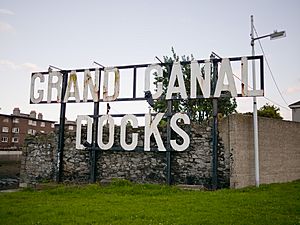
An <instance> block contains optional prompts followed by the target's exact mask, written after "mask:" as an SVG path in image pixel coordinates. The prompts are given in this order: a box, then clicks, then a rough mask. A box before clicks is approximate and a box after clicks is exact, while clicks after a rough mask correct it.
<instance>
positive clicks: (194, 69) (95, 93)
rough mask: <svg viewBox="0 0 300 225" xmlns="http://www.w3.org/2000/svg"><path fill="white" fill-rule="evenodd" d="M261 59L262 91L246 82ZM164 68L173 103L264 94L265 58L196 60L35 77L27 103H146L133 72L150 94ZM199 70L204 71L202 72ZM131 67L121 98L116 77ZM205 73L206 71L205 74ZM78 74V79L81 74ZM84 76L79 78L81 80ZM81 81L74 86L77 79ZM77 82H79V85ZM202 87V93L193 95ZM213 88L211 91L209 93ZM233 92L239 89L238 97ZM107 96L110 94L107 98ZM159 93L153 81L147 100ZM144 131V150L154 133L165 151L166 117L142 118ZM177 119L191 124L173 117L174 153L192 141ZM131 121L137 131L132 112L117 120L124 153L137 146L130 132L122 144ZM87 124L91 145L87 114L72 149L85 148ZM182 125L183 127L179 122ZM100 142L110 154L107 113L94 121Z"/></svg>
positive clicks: (184, 116) (181, 116)
mask: <svg viewBox="0 0 300 225" xmlns="http://www.w3.org/2000/svg"><path fill="white" fill-rule="evenodd" d="M249 60H260V73H261V81H260V83H261V87H260V89H259V90H252V89H249V81H248V77H249V76H248V61H249ZM232 61H240V78H239V79H240V80H241V84H240V85H241V86H240V88H239V89H238V88H237V85H236V82H235V79H234V76H235V75H234V74H233V70H232V65H231V62H232ZM215 62H217V63H220V65H219V70H218V78H217V80H216V81H215V82H214V83H215V87H214V88H213V89H212V88H211V85H212V84H211V68H212V65H213V63H215ZM183 63H185V64H189V66H190V83H189V90H190V92H189V93H188V92H187V87H186V86H185V85H186V83H185V82H184V76H183V70H182V64H183ZM164 66H169V68H171V70H170V74H169V81H168V86H167V90H166V95H165V99H166V100H172V99H174V98H178V96H180V98H181V99H195V98H219V97H221V93H222V92H223V91H227V92H229V93H230V94H231V96H232V97H249V96H250V97H251V96H262V95H263V94H264V91H263V79H262V78H263V58H262V56H248V57H236V58H223V59H211V60H194V61H189V62H174V63H173V64H168V65H167V64H163V63H161V64H143V65H132V66H116V67H105V68H93V69H80V70H62V71H49V72H38V73H33V74H32V76H31V89H30V102H31V103H32V104H41V103H45V104H47V103H48V104H49V103H73V102H74V103H80V102H95V103H97V102H112V101H125V100H126V101H135V100H146V98H138V97H137V96H136V88H137V85H136V74H137V72H136V71H137V70H138V69H141V68H143V69H144V78H145V79H144V91H145V93H146V92H149V91H150V77H151V76H153V72H156V76H157V77H163V68H164ZM201 68H203V69H201ZM125 69H131V71H133V77H134V78H133V80H134V82H133V83H134V84H133V95H132V97H131V98H122V97H121V96H119V93H120V77H121V76H122V70H125ZM203 71H204V72H203ZM101 74H102V75H103V87H102V89H101V90H102V93H101V94H102V95H101V96H102V98H101V97H100V80H101ZM79 75H80V76H79ZM82 75H83V76H82ZM111 77H112V78H113V80H114V82H113V85H109V79H111ZM80 78H81V79H82V80H80V81H81V82H78V81H79V79H80ZM79 83H82V85H81V86H80V85H79ZM198 86H199V87H200V89H201V93H202V94H201V95H200V93H197V90H199V89H198V88H197V87H198ZM212 90H214V92H212ZM237 90H240V93H238V91H237ZM109 93H110V94H109ZM162 94H163V83H162V82H161V81H159V80H158V82H156V90H155V92H153V93H151V97H152V98H153V99H154V100H156V99H161V96H162ZM144 116H145V127H144V150H145V151H150V138H151V136H152V135H153V136H154V139H155V141H156V143H157V146H158V150H159V151H166V148H165V146H164V144H163V141H162V138H161V136H160V133H159V130H158V127H157V126H158V124H159V122H160V121H161V120H162V118H163V116H164V113H158V114H156V116H155V117H154V118H152V115H150V114H145V115H144ZM179 120H181V121H182V122H183V124H190V119H189V117H188V115H187V114H185V113H175V114H173V116H172V117H171V119H170V127H171V129H172V130H173V131H174V132H175V133H177V135H178V136H180V137H181V138H182V140H183V141H182V143H181V144H178V143H177V141H176V140H170V145H171V147H172V148H173V149H174V150H175V151H184V150H185V149H187V148H188V146H189V143H190V139H189V135H188V134H187V133H186V132H185V131H184V130H183V129H182V128H180V126H179V125H178V121H179ZM107 121H108V124H109V140H108V143H104V142H103V137H102V132H103V125H104V124H105V123H106V122H107ZM128 122H130V124H131V126H132V127H133V128H137V127H138V120H137V117H136V116H135V115H134V114H128V115H124V116H123V118H122V120H121V129H120V145H121V147H122V148H123V149H124V150H128V151H131V150H134V149H135V148H136V146H137V143H138V134H137V133H132V141H131V143H126V125H127V124H128ZM83 123H85V124H87V128H88V129H87V142H89V143H91V141H92V127H93V119H92V118H91V117H89V116H85V115H79V116H78V117H77V136H76V147H77V148H78V149H83V148H84V146H83V145H82V143H81V127H82V124H83ZM181 124H182V123H181ZM97 129H98V138H97V143H98V145H99V148H100V149H102V150H108V149H110V148H111V147H112V146H113V143H114V120H113V117H112V116H111V115H103V116H101V117H99V118H98V128H97Z"/></svg>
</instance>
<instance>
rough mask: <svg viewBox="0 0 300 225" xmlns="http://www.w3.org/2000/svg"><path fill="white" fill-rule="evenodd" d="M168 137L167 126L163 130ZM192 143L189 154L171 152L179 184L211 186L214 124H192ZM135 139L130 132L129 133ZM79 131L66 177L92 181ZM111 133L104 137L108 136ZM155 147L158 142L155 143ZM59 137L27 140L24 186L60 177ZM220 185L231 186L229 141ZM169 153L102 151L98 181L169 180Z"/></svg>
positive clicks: (69, 138)
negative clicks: (56, 176)
mask: <svg viewBox="0 0 300 225" xmlns="http://www.w3.org/2000/svg"><path fill="white" fill-rule="evenodd" d="M115 130H116V131H115V144H114V146H113V148H118V146H119V133H120V132H119V127H115ZM135 132H138V133H139V144H138V147H142V146H143V141H142V140H143V132H144V131H143V129H140V130H138V131H135ZM160 132H161V135H162V138H163V139H164V140H165V139H166V129H165V128H161V129H160ZM187 132H190V137H191V138H190V140H191V143H190V147H189V148H188V149H187V150H185V151H183V152H172V153H171V165H172V166H171V174H172V183H173V184H197V185H203V186H205V187H207V188H209V187H210V186H211V161H212V157H211V145H212V143H211V142H212V140H211V128H210V126H208V124H205V125H202V126H200V125H198V124H196V125H192V126H191V128H190V131H187ZM128 136H129V137H128V139H130V135H128ZM75 138H76V137H75V134H74V133H65V148H64V153H63V180H64V181H65V182H80V183H86V182H89V179H90V153H89V151H87V150H78V149H76V148H75ZM105 138H107V137H104V139H105ZM164 143H166V141H164ZM151 145H152V146H153V145H154V142H152V144H151ZM56 155H57V136H55V135H42V134H40V135H37V136H36V137H33V138H31V139H29V140H27V147H25V148H24V154H23V159H22V167H21V181H20V183H21V185H23V186H26V185H27V184H32V183H36V182H41V181H44V180H54V178H55V172H56V164H57V160H56V158H57V156H56ZM218 155H219V166H218V175H219V187H226V186H228V185H229V163H228V162H229V161H228V157H227V155H228V154H226V153H225V152H224V148H223V145H222V144H220V145H219V151H218ZM166 162H167V161H166V152H158V151H150V152H144V151H130V152H129V151H113V150H107V151H101V152H97V172H96V179H97V181H105V180H109V179H111V178H124V179H128V180H131V181H134V182H138V183H165V182H166V165H167V164H166Z"/></svg>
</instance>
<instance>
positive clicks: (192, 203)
mask: <svg viewBox="0 0 300 225" xmlns="http://www.w3.org/2000/svg"><path fill="white" fill-rule="evenodd" d="M0 224H1V225H6V224H7V225H8V224H9V225H10V224H14V225H16V224H51V225H54V224H300V181H297V182H292V183H285V184H272V185H261V187H260V188H245V189H240V190H228V189H227V190H225V189H224V190H219V191H214V192H211V191H186V190H179V189H177V188H175V187H167V186H159V185H134V184H131V183H129V182H126V181H117V182H115V183H113V184H111V185H109V186H106V187H101V186H99V185H87V186H81V187H80V186H59V187H56V188H52V189H50V188H48V189H44V190H41V191H36V190H30V189H27V190H24V191H21V192H15V193H0Z"/></svg>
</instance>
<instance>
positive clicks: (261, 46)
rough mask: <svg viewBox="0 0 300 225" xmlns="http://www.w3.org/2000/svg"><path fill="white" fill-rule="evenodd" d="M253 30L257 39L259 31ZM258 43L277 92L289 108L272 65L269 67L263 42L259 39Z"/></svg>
mask: <svg viewBox="0 0 300 225" xmlns="http://www.w3.org/2000/svg"><path fill="white" fill-rule="evenodd" d="M253 28H254V31H255V34H256V37H258V33H257V31H256V29H255V27H254V26H253ZM258 43H259V46H260V48H261V51H262V53H263V55H264V58H265V60H266V63H267V67H268V69H269V71H270V74H271V77H272V79H273V81H274V83H275V86H276V88H277V91H278V92H279V94H280V96H281V98H282V100H283V101H284V103H285V104H286V105H287V106H288V105H289V104H288V103H287V101H286V100H285V99H284V97H283V95H282V93H281V91H280V89H279V87H278V85H277V82H276V80H275V78H274V75H273V72H272V70H271V67H270V65H269V62H268V59H267V56H266V54H265V51H264V49H263V47H262V44H261V42H260V40H259V39H258Z"/></svg>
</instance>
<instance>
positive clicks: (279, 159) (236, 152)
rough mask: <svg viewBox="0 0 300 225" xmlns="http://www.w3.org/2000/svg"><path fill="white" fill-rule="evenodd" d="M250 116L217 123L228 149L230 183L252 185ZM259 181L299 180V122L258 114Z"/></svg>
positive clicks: (233, 117) (252, 163) (252, 156)
mask: <svg viewBox="0 0 300 225" xmlns="http://www.w3.org/2000/svg"><path fill="white" fill-rule="evenodd" d="M252 121H253V119H252V116H244V115H231V116H229V117H227V118H224V119H223V120H222V121H221V122H220V129H219V130H220V135H221V137H222V141H223V143H224V147H225V149H226V150H228V151H230V155H231V163H230V174H231V175H230V186H231V187H232V188H240V187H245V186H250V185H255V169H254V150H253V122H252ZM258 129H259V161H260V168H259V169H260V182H261V183H264V184H268V183H279V182H288V181H293V180H297V179H300V123H297V122H291V121H282V120H278V119H270V118H263V117H260V118H259V120H258Z"/></svg>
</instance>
